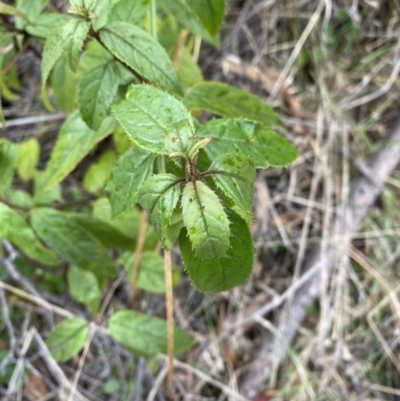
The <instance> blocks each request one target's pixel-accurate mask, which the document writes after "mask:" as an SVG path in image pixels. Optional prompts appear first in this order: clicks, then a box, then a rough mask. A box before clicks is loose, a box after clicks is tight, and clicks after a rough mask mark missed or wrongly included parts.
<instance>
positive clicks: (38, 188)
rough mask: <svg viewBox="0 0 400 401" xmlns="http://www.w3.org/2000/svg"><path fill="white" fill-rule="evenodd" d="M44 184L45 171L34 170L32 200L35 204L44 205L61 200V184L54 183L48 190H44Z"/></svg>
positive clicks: (45, 179) (45, 182) (45, 183)
mask: <svg viewBox="0 0 400 401" xmlns="http://www.w3.org/2000/svg"><path fill="white" fill-rule="evenodd" d="M46 185H47V177H46V173H45V172H44V171H36V173H35V175H34V176H33V201H34V202H35V204H36V205H41V206H44V205H51V204H52V203H53V202H59V201H62V195H61V186H60V185H59V184H56V185H54V186H53V187H51V188H50V189H49V190H45V188H46Z"/></svg>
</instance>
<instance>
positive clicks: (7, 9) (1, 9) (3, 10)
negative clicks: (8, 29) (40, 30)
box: [0, 2, 29, 22]
mask: <svg viewBox="0 0 400 401" xmlns="http://www.w3.org/2000/svg"><path fill="white" fill-rule="evenodd" d="M0 14H5V15H15V16H17V17H20V18H22V19H24V20H25V21H27V22H29V20H28V17H27V16H26V15H25V14H24V13H23V12H21V11H19V10H18V9H16V8H15V7H12V6H10V5H8V4H5V3H3V2H0Z"/></svg>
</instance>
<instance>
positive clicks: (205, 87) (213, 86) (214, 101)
mask: <svg viewBox="0 0 400 401" xmlns="http://www.w3.org/2000/svg"><path fill="white" fill-rule="evenodd" d="M183 102H184V104H185V106H186V107H187V108H188V109H190V110H198V109H201V110H209V111H211V112H212V113H215V114H219V115H221V116H224V117H244V118H247V119H249V120H253V121H258V122H260V123H262V124H264V125H265V126H266V127H270V126H281V125H282V122H281V120H280V118H279V116H278V114H277V113H276V112H275V111H274V109H273V108H272V107H271V106H270V105H268V104H267V103H265V102H264V101H263V100H262V99H260V98H259V97H257V96H254V95H252V94H251V93H249V92H246V91H244V90H242V89H239V88H236V87H234V86H230V85H227V84H223V83H220V82H203V83H201V84H199V85H197V86H195V87H194V88H192V89H190V90H189V91H188V92H187V93H186V95H185V98H184V99H183Z"/></svg>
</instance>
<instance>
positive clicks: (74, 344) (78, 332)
mask: <svg viewBox="0 0 400 401" xmlns="http://www.w3.org/2000/svg"><path fill="white" fill-rule="evenodd" d="M88 336H89V326H88V323H87V322H86V320H85V319H82V318H80V317H73V318H70V319H67V320H64V321H63V322H61V323H60V324H59V325H58V326H57V327H56V328H55V329H54V331H53V332H52V333H51V334H50V336H49V337H48V338H47V341H46V345H47V346H48V347H49V350H50V352H51V355H52V357H53V358H54V359H55V360H56V361H58V362H65V361H68V359H71V358H72V357H73V356H75V355H76V354H77V353H78V352H79V351H80V350H81V349H82V348H83V347H84V345H85V343H86V340H87V338H88Z"/></svg>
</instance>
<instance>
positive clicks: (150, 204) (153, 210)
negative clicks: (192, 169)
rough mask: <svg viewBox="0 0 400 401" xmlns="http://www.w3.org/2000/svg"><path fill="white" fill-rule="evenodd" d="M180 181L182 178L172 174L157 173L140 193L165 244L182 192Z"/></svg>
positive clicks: (140, 198)
mask: <svg viewBox="0 0 400 401" xmlns="http://www.w3.org/2000/svg"><path fill="white" fill-rule="evenodd" d="M179 181H182V180H180V179H179V178H178V177H176V176H174V175H172V174H156V175H153V176H152V177H150V178H149V179H148V180H147V181H146V182H145V183H144V184H143V185H142V186H141V188H140V190H139V194H138V195H139V196H138V200H139V203H140V204H141V205H142V207H143V208H144V209H145V210H146V212H147V214H148V216H149V218H150V220H151V223H152V224H153V227H154V229H155V230H156V232H157V234H158V236H159V238H160V239H161V241H162V242H163V244H164V246H166V244H165V235H166V232H167V229H168V226H169V225H170V223H171V218H172V214H173V212H174V210H175V208H176V206H177V204H178V201H179V197H180V194H181V188H180V185H179ZM167 249H170V248H169V247H167Z"/></svg>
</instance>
